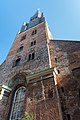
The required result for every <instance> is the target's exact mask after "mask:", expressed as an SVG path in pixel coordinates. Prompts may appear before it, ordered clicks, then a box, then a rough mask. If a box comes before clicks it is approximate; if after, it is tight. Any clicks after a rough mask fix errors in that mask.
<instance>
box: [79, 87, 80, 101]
mask: <svg viewBox="0 0 80 120" xmlns="http://www.w3.org/2000/svg"><path fill="white" fill-rule="evenodd" d="M79 99H80V88H79Z"/></svg>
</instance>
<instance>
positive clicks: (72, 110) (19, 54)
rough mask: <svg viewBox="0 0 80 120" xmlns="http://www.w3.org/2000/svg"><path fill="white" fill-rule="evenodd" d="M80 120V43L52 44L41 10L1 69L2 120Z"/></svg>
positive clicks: (25, 26) (33, 18) (26, 27)
mask: <svg viewBox="0 0 80 120" xmlns="http://www.w3.org/2000/svg"><path fill="white" fill-rule="evenodd" d="M25 112H28V113H29V114H31V115H32V116H33V120H80V42H79V41H69V40H68V41H67V40H53V38H52V35H51V32H50V31H49V28H48V24H47V22H46V20H45V17H44V15H43V13H41V12H40V10H39V9H38V10H37V12H36V13H35V14H34V15H33V16H32V17H31V18H30V21H29V22H28V23H27V22H24V23H23V25H22V27H21V29H20V30H19V32H18V33H17V35H16V38H15V40H14V42H13V44H12V47H11V49H10V51H9V53H8V55H7V57H6V60H5V61H4V62H3V63H2V64H1V65H0V120H19V119H21V118H22V116H24V115H25Z"/></svg>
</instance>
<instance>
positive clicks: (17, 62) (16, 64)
mask: <svg viewBox="0 0 80 120" xmlns="http://www.w3.org/2000/svg"><path fill="white" fill-rule="evenodd" d="M20 60H21V58H18V59H17V60H16V61H15V66H18V65H19V64H20Z"/></svg>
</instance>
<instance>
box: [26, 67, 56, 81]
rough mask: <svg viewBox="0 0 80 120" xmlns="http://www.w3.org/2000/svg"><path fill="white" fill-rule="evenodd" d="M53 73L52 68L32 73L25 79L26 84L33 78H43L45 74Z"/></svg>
mask: <svg viewBox="0 0 80 120" xmlns="http://www.w3.org/2000/svg"><path fill="white" fill-rule="evenodd" d="M53 71H54V67H52V68H48V69H45V70H42V71H40V72H36V73H33V74H31V75H29V76H27V77H26V81H27V83H28V82H29V81H30V80H33V79H35V78H38V77H42V76H45V75H47V74H50V73H53Z"/></svg>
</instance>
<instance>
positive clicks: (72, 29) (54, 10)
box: [0, 0, 80, 64]
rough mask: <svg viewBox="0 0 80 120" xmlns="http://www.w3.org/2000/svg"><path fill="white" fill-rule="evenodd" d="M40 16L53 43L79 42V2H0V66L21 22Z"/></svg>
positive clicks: (17, 0) (73, 0) (43, 0)
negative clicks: (54, 41)
mask: <svg viewBox="0 0 80 120" xmlns="http://www.w3.org/2000/svg"><path fill="white" fill-rule="evenodd" d="M38 8H39V9H40V10H41V12H43V13H44V16H45V17H46V20H47V22H48V25H49V28H50V31H51V32H52V34H53V40H76V41H80V0H49V1H48V0H0V64H2V63H3V62H4V60H5V59H6V56H7V54H8V52H9V50H10V47H11V45H12V43H13V41H14V39H15V37H16V34H17V32H18V30H20V28H21V26H22V24H23V22H24V21H26V22H29V18H30V17H31V16H33V15H34V14H35V12H36V11H37V9H38Z"/></svg>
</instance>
